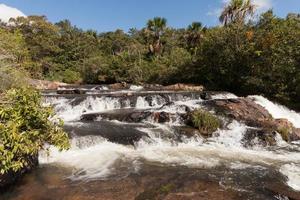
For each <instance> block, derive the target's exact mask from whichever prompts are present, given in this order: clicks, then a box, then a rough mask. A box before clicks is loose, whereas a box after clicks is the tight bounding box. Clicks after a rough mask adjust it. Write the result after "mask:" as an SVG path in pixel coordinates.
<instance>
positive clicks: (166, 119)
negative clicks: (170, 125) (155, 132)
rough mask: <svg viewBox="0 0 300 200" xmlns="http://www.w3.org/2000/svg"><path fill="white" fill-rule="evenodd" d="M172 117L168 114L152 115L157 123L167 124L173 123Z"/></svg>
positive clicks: (156, 113) (157, 113)
mask: <svg viewBox="0 0 300 200" xmlns="http://www.w3.org/2000/svg"><path fill="white" fill-rule="evenodd" d="M171 115H172V114H170V113H167V112H154V113H152V118H153V120H154V121H155V122H158V123H166V122H170V121H171Z"/></svg>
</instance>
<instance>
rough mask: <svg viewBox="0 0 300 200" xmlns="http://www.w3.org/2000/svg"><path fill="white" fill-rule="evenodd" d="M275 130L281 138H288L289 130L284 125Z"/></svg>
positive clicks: (287, 139)
mask: <svg viewBox="0 0 300 200" xmlns="http://www.w3.org/2000/svg"><path fill="white" fill-rule="evenodd" d="M277 132H278V133H279V134H280V135H281V137H282V139H283V140H285V141H289V140H290V131H289V129H288V128H286V127H280V128H279V129H278V130H277Z"/></svg>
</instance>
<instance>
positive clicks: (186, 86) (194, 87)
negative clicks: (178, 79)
mask: <svg viewBox="0 0 300 200" xmlns="http://www.w3.org/2000/svg"><path fill="white" fill-rule="evenodd" d="M163 89H164V90H183V91H196V92H202V91H203V90H204V87H203V86H202V85H193V84H182V83H177V84H174V85H168V86H165V87H164V88H163Z"/></svg>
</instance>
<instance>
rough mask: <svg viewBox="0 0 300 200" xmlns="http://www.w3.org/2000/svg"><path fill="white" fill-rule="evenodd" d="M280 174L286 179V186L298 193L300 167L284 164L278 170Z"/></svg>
mask: <svg viewBox="0 0 300 200" xmlns="http://www.w3.org/2000/svg"><path fill="white" fill-rule="evenodd" d="M280 172H281V173H282V174H283V175H285V176H286V177H287V179H288V180H287V184H288V185H289V186H290V187H291V188H293V189H294V190H297V191H300V165H299V164H294V163H291V164H285V165H283V166H282V167H281V168H280Z"/></svg>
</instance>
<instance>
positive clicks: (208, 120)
mask: <svg viewBox="0 0 300 200" xmlns="http://www.w3.org/2000/svg"><path fill="white" fill-rule="evenodd" d="M192 121H193V125H194V127H195V128H198V129H199V131H200V132H201V134H204V135H210V134H212V133H213V132H215V131H216V130H217V129H218V128H219V127H220V125H221V124H220V121H219V119H218V118H217V117H215V116H214V115H213V114H211V113H209V112H208V111H204V110H201V109H199V110H196V111H194V112H193V114H192Z"/></svg>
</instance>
